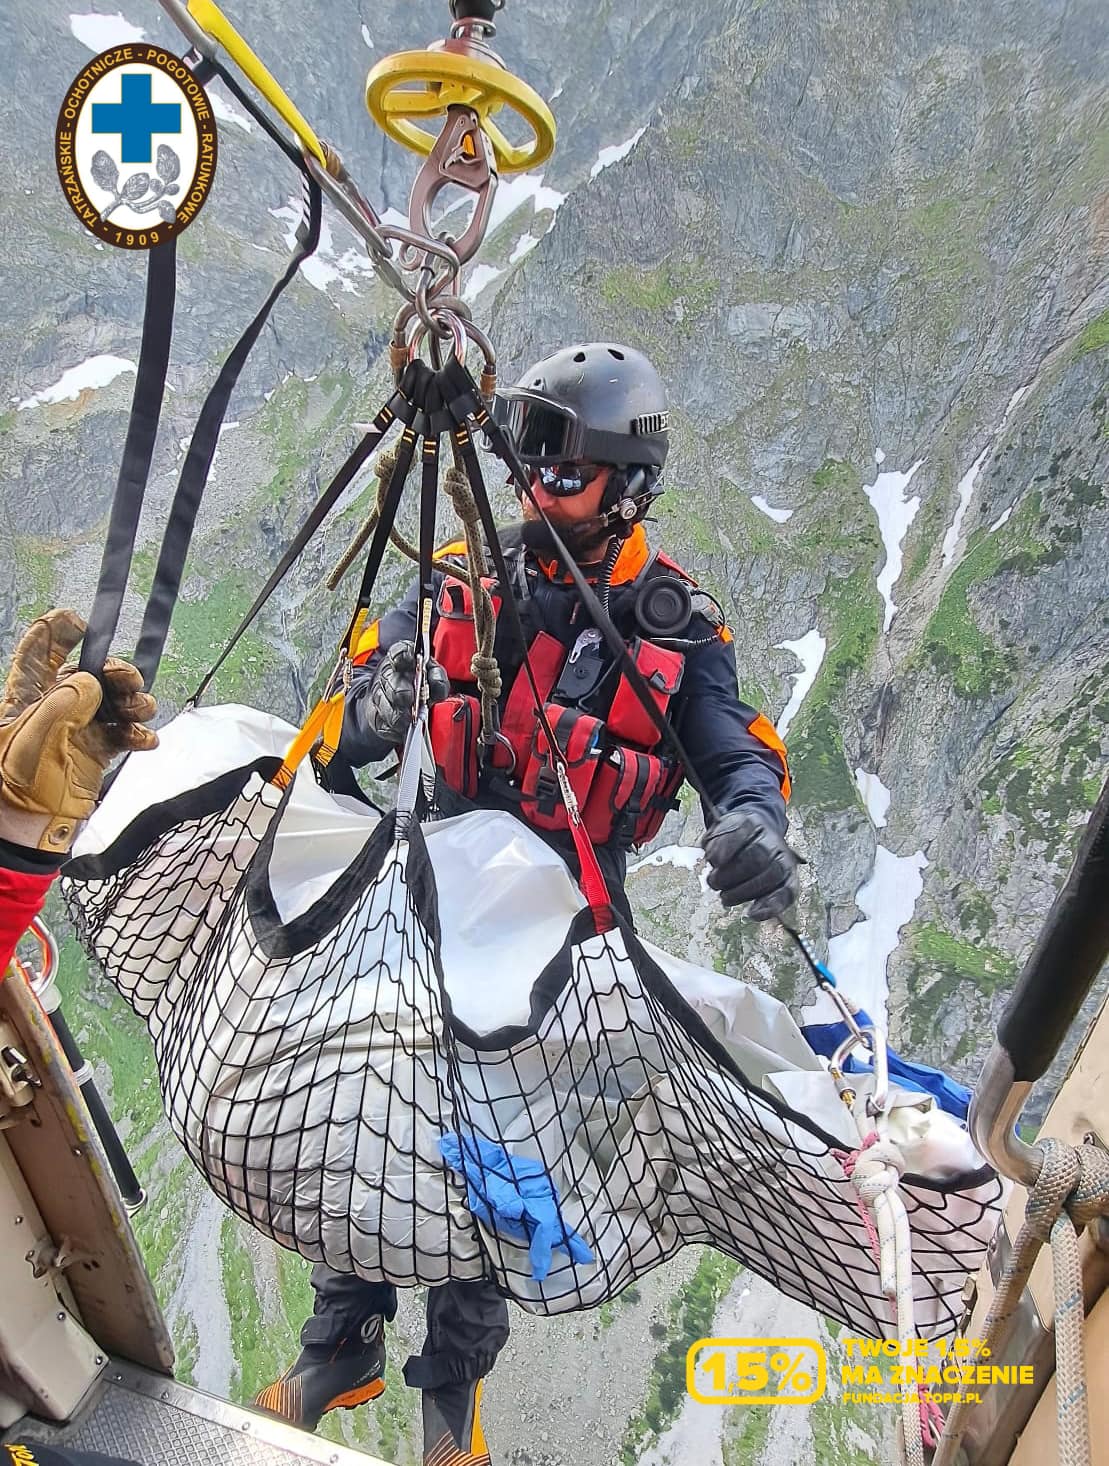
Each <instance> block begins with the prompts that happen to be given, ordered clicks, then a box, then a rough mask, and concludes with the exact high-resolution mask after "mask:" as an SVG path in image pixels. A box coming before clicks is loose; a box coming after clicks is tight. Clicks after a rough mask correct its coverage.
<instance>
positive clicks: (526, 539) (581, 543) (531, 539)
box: [520, 518, 612, 565]
mask: <svg viewBox="0 0 1109 1466" xmlns="http://www.w3.org/2000/svg"><path fill="white" fill-rule="evenodd" d="M555 529H556V531H557V532H558V537H559V539H560V540H561V541H562V543H563V544H564V545H565V546H566V549H567V551H568V552H569V554H570V558H571V559H572V560H574V561H575V563H576V564H578V565H592V564H593V563H594V562H595V561H597V560H601V559H603V558H604V552H605V546H606V545H607V544H608V542H609V540H610V539H611V538H612V531H611V530H610V529H607V528H602V527H601V526H600V524H599V521H598V520H597V519H591V520H587V521H586V522H585V523H583V524H582V525H581V526H580V527H579V526H576V525H573V524H556V525H555ZM520 539H521V540H522V542H523V545H524V548H525V549H526V550H530V551H531V552H532V554H534V555H550V556H553V557H555V558H558V556H559V551H558V548H557V547H556V545H555V542H554V539H553V538H552V536H551V532H550V530H549V529H548V528H547V526H546V524H545V523H544V521H543V520H542V519H529V518H525V519H524V522H523V524H522V525H521V527H520Z"/></svg>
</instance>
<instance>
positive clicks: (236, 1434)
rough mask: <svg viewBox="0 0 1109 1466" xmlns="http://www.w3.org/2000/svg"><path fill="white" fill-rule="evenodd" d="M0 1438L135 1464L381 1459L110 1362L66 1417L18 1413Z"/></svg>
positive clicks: (362, 1465)
mask: <svg viewBox="0 0 1109 1466" xmlns="http://www.w3.org/2000/svg"><path fill="white" fill-rule="evenodd" d="M0 1439H2V1440H4V1441H26V1442H27V1443H28V1444H29V1445H32V1447H33V1443H34V1442H35V1441H40V1442H41V1443H42V1444H43V1445H53V1446H59V1447H67V1448H69V1449H72V1450H80V1451H99V1452H101V1453H102V1454H104V1455H111V1456H123V1457H125V1458H127V1459H130V1460H133V1461H137V1462H139V1463H140V1466H196V1462H198V1461H203V1462H205V1463H207V1466H293V1463H294V1462H298V1461H311V1462H314V1463H319V1466H386V1463H384V1462H382V1461H380V1460H379V1459H378V1457H376V1456H367V1455H365V1454H364V1453H363V1452H361V1451H356V1450H352V1449H351V1448H350V1447H349V1446H337V1445H335V1444H334V1443H333V1442H331V1441H326V1440H321V1439H320V1438H319V1437H318V1436H314V1435H311V1434H310V1433H309V1432H308V1431H304V1430H296V1429H294V1428H293V1427H292V1426H289V1425H286V1424H284V1422H282V1421H280V1420H274V1419H273V1418H272V1417H271V1416H268V1415H263V1414H261V1413H260V1412H259V1411H257V1410H247V1409H244V1408H243V1407H242V1406H239V1405H232V1404H230V1403H229V1402H228V1401H226V1400H221V1399H219V1398H218V1396H216V1395H209V1394H206V1393H205V1392H204V1391H203V1390H195V1389H193V1388H192V1387H191V1386H190V1385H183V1384H180V1383H178V1382H177V1381H176V1380H172V1379H167V1378H166V1377H165V1376H164V1375H158V1374H154V1373H152V1372H151V1371H149V1370H145V1369H139V1368H137V1367H136V1366H135V1365H132V1364H124V1363H118V1362H117V1363H112V1364H110V1365H109V1366H108V1369H107V1371H106V1373H105V1374H104V1375H103V1376H102V1378H101V1379H100V1381H99V1382H98V1383H97V1385H96V1386H95V1388H94V1389H93V1391H92V1392H91V1394H90V1397H89V1399H88V1401H87V1402H86V1404H85V1405H84V1406H83V1407H82V1409H81V1411H80V1412H79V1414H78V1416H77V1418H76V1419H75V1420H73V1421H71V1422H69V1423H68V1424H66V1425H53V1424H50V1423H48V1422H45V1421H42V1420H37V1419H34V1418H33V1417H31V1416H25V1417H24V1419H23V1420H21V1421H19V1422H18V1423H17V1424H16V1425H14V1426H12V1427H11V1429H9V1430H8V1431H6V1432H5V1433H4V1435H3V1436H2V1437H0Z"/></svg>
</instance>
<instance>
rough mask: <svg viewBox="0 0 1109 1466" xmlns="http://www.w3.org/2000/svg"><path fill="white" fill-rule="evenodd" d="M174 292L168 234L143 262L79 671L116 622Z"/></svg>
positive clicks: (103, 655) (101, 652) (99, 660)
mask: <svg viewBox="0 0 1109 1466" xmlns="http://www.w3.org/2000/svg"><path fill="white" fill-rule="evenodd" d="M176 294H177V240H176V238H175V237H174V236H173V235H171V236H170V238H169V239H167V240H166V241H165V243H164V244H159V245H156V246H155V247H154V248H153V249H152V250H150V251H149V256H148V259H147V262H146V305H145V307H144V309H143V322H142V346H141V348H140V350H139V362H138V369H137V371H136V374H135V391H134V394H133V396H132V398H131V418H130V421H129V422H128V424H127V438H126V440H125V442H124V445H123V458H122V459H121V461H120V465H119V477H118V478H117V480H116V491H115V497H114V498H113V500H112V511H111V516H110V518H109V520H108V537H107V540H106V542H105V545H104V555H103V557H102V559H101V561H100V578H99V580H98V581H97V584H96V594H95V596H94V597H93V602H92V610H91V611H90V612H89V623H88V630H87V631H86V632H85V638H84V641H83V642H82V643H81V663H80V665H81V671H82V672H92V673H94V674H99V673H100V671H101V669H102V668H103V666H104V662H105V660H106V659H107V656H108V649H109V647H110V646H111V644H112V637H113V636H114V635H115V632H116V626H117V625H118V624H119V613H120V610H121V609H122V607H123V596H124V592H125V591H126V589H127V577H128V576H129V575H130V573H131V556H132V555H133V554H134V550H135V536H136V534H137V533H138V528H139V517H140V515H141V514H142V505H143V497H144V495H145V494H146V484H147V480H148V479H149V477H150V463H151V460H152V458H153V456H154V441H155V439H156V438H157V436H158V422H159V419H160V418H161V414H162V398H163V396H164V394H165V388H166V371H167V368H168V367H169V348H170V342H171V340H172V339H173V307H174V301H175V297H176Z"/></svg>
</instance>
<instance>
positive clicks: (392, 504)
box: [343, 358, 431, 652]
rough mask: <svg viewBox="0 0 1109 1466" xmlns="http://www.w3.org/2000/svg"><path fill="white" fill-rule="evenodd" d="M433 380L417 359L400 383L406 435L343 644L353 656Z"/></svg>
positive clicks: (399, 448)
mask: <svg viewBox="0 0 1109 1466" xmlns="http://www.w3.org/2000/svg"><path fill="white" fill-rule="evenodd" d="M430 380H431V369H430V367H429V366H428V365H427V363H426V362H423V361H420V360H419V358H417V359H416V360H415V361H410V362H409V363H408V365H407V366H406V367H405V369H404V372H403V374H402V376H401V379H400V386H399V388H398V391H399V392H400V393H402V394H403V397H404V399H405V402H404V407H403V411H400V412H398V413H397V417H398V418H400V419H401V421H402V422H403V423H404V431H403V432H402V433H401V437H400V442H399V443H398V445H397V456H396V466H395V467H394V469H393V472H392V475H391V476H390V479H389V487H388V489H387V490H386V491H385V494H384V496H383V498H382V501H381V515H380V518H379V519H378V521H377V524H376V525H375V526H374V533H373V539H371V541H370V548H369V550H368V551H367V552H366V566H365V569H364V570H363V572H362V582H361V584H360V585H359V587H358V599H357V601H356V603H355V607H354V614H353V616H352V617H351V619H350V624H349V626H348V627H347V631H346V635H345V636H344V638H343V644H344V646H346V647H347V648H348V649H349V650H350V651H351V652H353V650H354V647H353V646H352V644H351V643H352V641H353V638H354V636H355V634H356V632H357V630H358V627H359V625H360V623H361V620H362V613H363V612H364V611H366V610H367V609H368V608H369V604H370V598H371V596H372V595H373V588H374V582H375V581H376V580H377V574H378V571H379V570H380V569H381V562H382V561H383V560H384V558H385V550H386V547H387V546H388V544H389V535H390V533H391V531H392V528H393V524H394V521H395V520H396V517H397V509H398V507H399V506H400V499H401V492H402V490H403V489H404V481H405V479H406V478H407V477H408V471H409V469H410V468H411V467H412V459H413V457H414V455H415V451H416V439H417V436H418V431H417V424H416V418H417V415H418V413H420V412H421V411H422V409H423V404H424V401H425V399H426V394H427V387H428V383H429V381H430Z"/></svg>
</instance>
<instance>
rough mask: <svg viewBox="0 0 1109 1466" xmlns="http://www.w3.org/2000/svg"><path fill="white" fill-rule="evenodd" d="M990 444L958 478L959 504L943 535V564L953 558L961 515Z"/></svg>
mask: <svg viewBox="0 0 1109 1466" xmlns="http://www.w3.org/2000/svg"><path fill="white" fill-rule="evenodd" d="M991 446H992V445H991V444H990V443H987V444H986V446H985V447H984V448H983V449H982V451H981V453H979V455H978V457H977V458H976V459H975V460H974V462H973V463H972V464H971V465H970V467H969V468H968V469H967V471H966V473H964V474H963V476H962V478H961V479H960V480H959V506H958V508H957V509H956V510H955V518H954V519H953V520H952V521H951V524H950V525H949V527H948V530H947V533H946V534H945V535H944V537H943V563H944V565H950V564H951V562H952V560H953V559H954V558H955V547H956V546H957V545H958V543H959V531H960V530H961V529H962V527H963V516H964V515H965V514H966V512H967V508H968V507H969V505H970V500H971V495H972V494H973V493H974V484H975V481H976V479H977V478H978V475H979V473H980V472H981V470H982V465H983V463H985V461H986V459H987V458H988V457H989V456H990V448H991Z"/></svg>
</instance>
